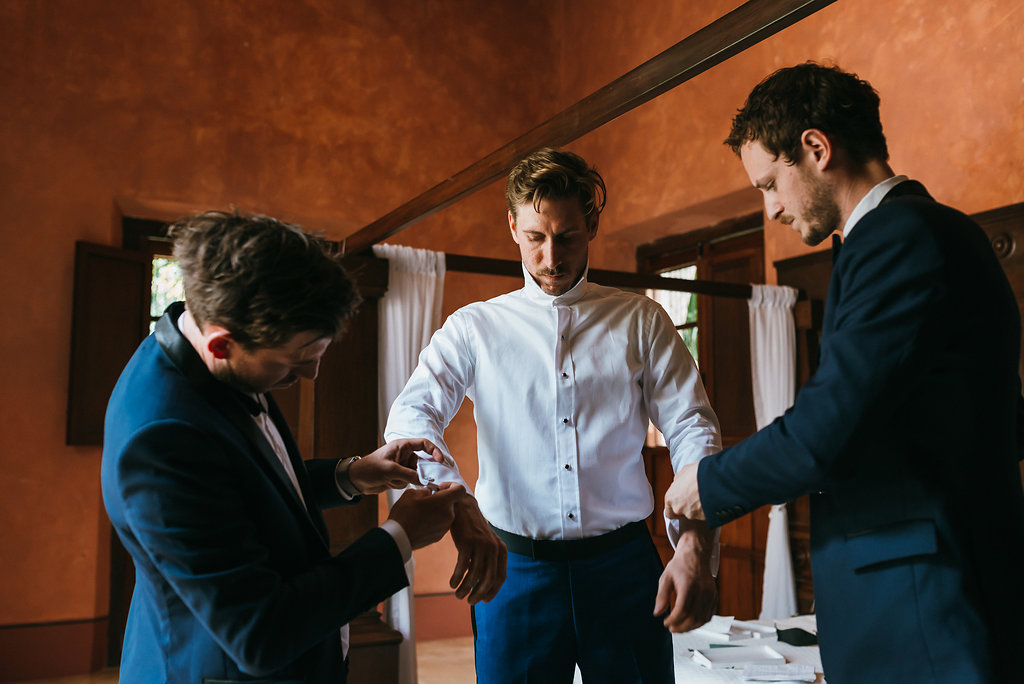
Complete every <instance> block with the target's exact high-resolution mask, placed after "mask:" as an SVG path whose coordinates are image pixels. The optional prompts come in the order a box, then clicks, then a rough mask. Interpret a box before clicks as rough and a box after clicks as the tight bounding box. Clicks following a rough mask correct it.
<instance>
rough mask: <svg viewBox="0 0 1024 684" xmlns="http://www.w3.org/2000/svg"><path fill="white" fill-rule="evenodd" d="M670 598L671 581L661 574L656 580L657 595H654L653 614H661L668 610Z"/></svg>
mask: <svg viewBox="0 0 1024 684" xmlns="http://www.w3.org/2000/svg"><path fill="white" fill-rule="evenodd" d="M671 599H672V583H671V582H670V581H668V579H667V578H666V576H665V575H664V574H663V575H662V576H661V579H659V580H658V595H657V596H655V597H654V614H655V615H661V614H662V613H664V612H665V611H666V610H668V604H669V601H670V600H671Z"/></svg>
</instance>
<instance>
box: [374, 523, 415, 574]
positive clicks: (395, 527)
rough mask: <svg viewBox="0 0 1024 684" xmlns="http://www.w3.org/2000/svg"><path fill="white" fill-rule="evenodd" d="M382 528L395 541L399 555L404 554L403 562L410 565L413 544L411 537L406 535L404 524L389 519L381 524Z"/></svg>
mask: <svg viewBox="0 0 1024 684" xmlns="http://www.w3.org/2000/svg"><path fill="white" fill-rule="evenodd" d="M380 528H381V529H382V530H384V531H385V532H387V533H388V534H390V535H391V538H392V539H394V540H395V545H396V546H398V551H399V553H401V554H402V561H403V562H405V563H408V562H409V559H410V558H412V543H411V542H410V541H409V535H408V534H406V532H405V528H404V527H402V523H400V522H398V521H397V520H393V519H391V518H388V519H387V520H385V521H384V522H382V523H381V524H380Z"/></svg>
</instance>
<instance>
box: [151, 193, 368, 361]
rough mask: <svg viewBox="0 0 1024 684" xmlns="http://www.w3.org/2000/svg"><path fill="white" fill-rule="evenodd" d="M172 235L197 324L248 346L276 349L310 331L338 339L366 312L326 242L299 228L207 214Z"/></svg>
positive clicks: (173, 229)
mask: <svg viewBox="0 0 1024 684" xmlns="http://www.w3.org/2000/svg"><path fill="white" fill-rule="evenodd" d="M168 235H169V236H170V238H171V239H172V240H173V241H174V258H175V259H177V260H178V263H179V265H180V267H181V272H182V278H183V280H184V286H185V301H186V304H187V306H188V308H189V310H190V311H191V312H192V316H193V317H194V318H195V319H196V322H197V323H198V324H199V325H200V326H203V325H205V324H206V323H213V324H215V325H220V326H223V327H224V328H226V329H227V330H228V331H230V332H231V335H232V337H234V339H235V340H236V341H237V342H238V343H239V344H241V345H242V346H243V347H246V348H249V349H254V348H268V347H277V346H280V345H282V344H284V343H286V342H288V340H290V339H291V338H292V337H294V336H295V335H296V334H298V333H303V332H315V333H317V334H319V335H320V336H321V337H329V338H334V337H336V336H337V335H338V334H340V333H341V331H342V330H343V328H344V324H345V321H346V319H348V318H349V316H351V315H352V314H353V313H354V311H355V309H356V307H357V306H358V305H359V301H360V298H359V294H358V293H357V292H356V290H355V286H354V285H353V283H352V281H351V280H350V279H349V277H348V275H347V274H346V273H345V269H344V268H342V266H341V263H340V262H339V261H338V258H337V257H336V256H335V255H333V254H331V252H330V249H329V246H328V245H327V243H326V242H324V241H323V240H322V239H320V238H318V237H316V236H313V235H311V234H309V233H306V232H305V231H303V230H302V229H301V228H300V227H299V226H295V225H291V224H287V223H282V222H281V221H278V220H277V219H273V218H270V217H268V216H249V215H244V214H240V213H238V212H233V213H226V212H222V211H207V212H204V213H201V214H196V215H195V216H188V217H186V218H183V219H180V220H179V221H176V222H175V223H173V224H171V225H170V227H169V228H168Z"/></svg>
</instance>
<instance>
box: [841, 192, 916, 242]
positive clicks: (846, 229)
mask: <svg viewBox="0 0 1024 684" xmlns="http://www.w3.org/2000/svg"><path fill="white" fill-rule="evenodd" d="M905 180H907V177H906V176H890V177H889V178H886V179H885V180H884V181H882V182H881V183H879V184H878V185H876V186H875V187H873V188H871V189H870V190H868V194H866V195H864V196H863V197H861V198H860V202H857V206H855V207H854V208H853V211H851V212H850V217H849V218H847V219H846V224H845V225H843V239H844V240H845V239H846V238H848V237H849V236H850V231H851V230H853V227H854V226H855V225H857V222H858V221H860V220H861V219H862V218H864V215H865V214H867V213H868V212H869V211H871V210H872V209H874V208H875V207H877V206H878V205H879V204H881V203H882V198H883V197H885V196H886V195H887V194H888V193H889V191H890V190H892V189H893V188H894V187H896V186H897V185H899V184H900V183H902V182H903V181H905Z"/></svg>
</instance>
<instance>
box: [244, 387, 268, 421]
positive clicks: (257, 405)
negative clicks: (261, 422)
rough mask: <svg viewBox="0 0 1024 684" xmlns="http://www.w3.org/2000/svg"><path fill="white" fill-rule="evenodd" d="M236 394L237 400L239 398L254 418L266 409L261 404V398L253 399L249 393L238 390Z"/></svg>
mask: <svg viewBox="0 0 1024 684" xmlns="http://www.w3.org/2000/svg"><path fill="white" fill-rule="evenodd" d="M237 394H238V398H239V400H241V402H242V404H244V405H245V408H246V409H247V410H248V411H249V413H251V414H252V416H253V417H254V418H255V417H256V416H258V415H260V414H261V413H263V412H264V411H266V410H267V409H266V408H265V407H264V406H263V401H262V400H261V399H254V398H253V396H252V395H251V394H246V393H245V392H238V393H237ZM256 396H257V397H259V396H260V395H258V394H257V395H256Z"/></svg>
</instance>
